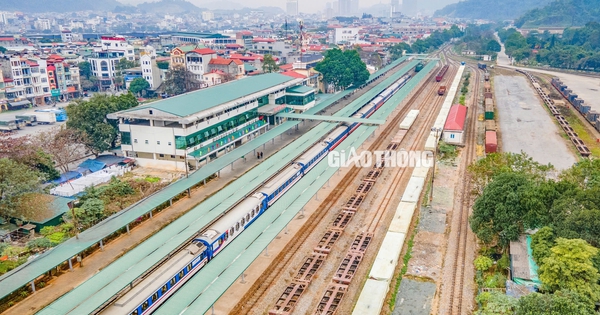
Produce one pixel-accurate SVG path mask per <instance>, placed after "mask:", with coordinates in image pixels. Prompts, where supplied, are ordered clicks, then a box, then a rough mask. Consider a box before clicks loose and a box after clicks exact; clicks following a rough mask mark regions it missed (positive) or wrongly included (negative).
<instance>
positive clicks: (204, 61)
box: [185, 48, 217, 81]
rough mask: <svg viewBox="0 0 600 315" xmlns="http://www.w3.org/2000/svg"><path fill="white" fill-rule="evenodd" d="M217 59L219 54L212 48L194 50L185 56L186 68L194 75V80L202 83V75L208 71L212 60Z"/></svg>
mask: <svg viewBox="0 0 600 315" xmlns="http://www.w3.org/2000/svg"><path fill="white" fill-rule="evenodd" d="M215 58H217V52H216V51H214V50H212V49H210V48H201V49H194V50H191V51H189V52H187V53H186V54H185V66H186V68H187V69H188V70H189V71H190V72H191V73H193V74H194V78H195V79H196V80H198V81H202V75H203V74H204V72H206V71H207V69H208V64H209V63H210V61H211V60H212V59H215Z"/></svg>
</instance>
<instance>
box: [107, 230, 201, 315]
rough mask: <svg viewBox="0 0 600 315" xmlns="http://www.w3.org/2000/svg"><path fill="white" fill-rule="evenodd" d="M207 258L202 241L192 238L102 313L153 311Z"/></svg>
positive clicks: (147, 312) (140, 313)
mask: <svg viewBox="0 0 600 315" xmlns="http://www.w3.org/2000/svg"><path fill="white" fill-rule="evenodd" d="M208 260H209V257H208V255H207V250H206V247H205V246H204V244H202V243H201V242H200V241H198V240H194V241H193V242H192V244H190V245H189V246H187V247H186V248H185V249H184V250H182V251H179V252H178V253H176V254H175V255H173V256H172V257H171V258H170V259H169V260H168V261H167V262H165V263H164V264H163V265H162V266H160V267H159V268H158V269H156V271H154V272H153V273H152V276H151V277H147V278H146V279H144V280H143V281H142V282H140V283H138V284H137V285H136V286H135V287H134V288H133V289H131V290H130V291H129V292H127V293H126V294H125V295H123V296H122V297H120V298H119V299H118V300H117V301H116V302H115V303H113V304H112V305H111V306H109V307H108V308H106V309H105V310H103V312H102V314H108V315H124V314H130V315H142V314H150V313H152V312H153V311H155V310H156V308H157V307H158V306H159V305H160V304H162V303H163V302H164V301H165V300H166V299H167V298H169V296H171V295H172V294H173V293H174V292H176V291H177V289H179V287H181V286H182V285H183V284H184V283H185V282H186V281H187V280H189V279H190V278H191V277H192V276H193V275H194V274H195V273H196V272H198V270H200V269H201V268H202V267H203V266H204V265H206V263H207V262H208Z"/></svg>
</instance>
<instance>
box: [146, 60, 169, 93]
mask: <svg viewBox="0 0 600 315" xmlns="http://www.w3.org/2000/svg"><path fill="white" fill-rule="evenodd" d="M140 64H141V68H142V76H143V77H144V79H146V81H148V83H149V84H150V89H149V90H152V91H155V90H156V89H158V87H159V86H160V85H161V84H162V82H163V80H164V72H165V71H164V70H161V69H159V68H158V65H157V64H156V56H153V55H152V54H150V53H141V54H140Z"/></svg>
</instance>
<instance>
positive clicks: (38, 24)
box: [33, 18, 52, 31]
mask: <svg viewBox="0 0 600 315" xmlns="http://www.w3.org/2000/svg"><path fill="white" fill-rule="evenodd" d="M33 27H35V29H36V30H38V31H47V30H50V29H51V28H52V24H51V23H50V20H49V19H41V18H38V19H37V20H35V22H33Z"/></svg>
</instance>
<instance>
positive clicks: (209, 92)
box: [117, 73, 294, 117]
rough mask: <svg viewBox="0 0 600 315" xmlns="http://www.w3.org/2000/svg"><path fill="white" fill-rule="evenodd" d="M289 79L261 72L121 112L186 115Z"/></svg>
mask: <svg viewBox="0 0 600 315" xmlns="http://www.w3.org/2000/svg"><path fill="white" fill-rule="evenodd" d="M291 80H294V78H291V77H288V76H285V75H283V74H279V73H267V74H261V75H257V76H252V77H247V78H244V79H240V80H234V81H231V82H227V83H224V84H219V85H216V86H213V87H210V88H207V89H201V90H198V91H194V92H190V93H186V94H182V95H178V96H175V97H171V98H167V99H163V100H159V101H156V102H152V103H149V104H147V105H142V106H138V107H134V108H131V109H128V110H125V111H122V112H121V113H126V112H133V111H137V110H140V109H146V108H147V109H156V110H160V111H163V112H166V113H170V114H173V115H176V116H179V117H187V116H189V115H192V114H195V113H198V112H201V111H203V110H207V109H209V108H212V107H215V106H217V105H221V104H224V103H227V102H231V101H235V100H237V99H238V98H241V97H244V96H247V95H250V94H254V93H257V92H260V91H263V90H266V89H268V88H272V87H274V86H277V85H279V84H283V83H286V82H288V81H291ZM117 114H118V113H117Z"/></svg>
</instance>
